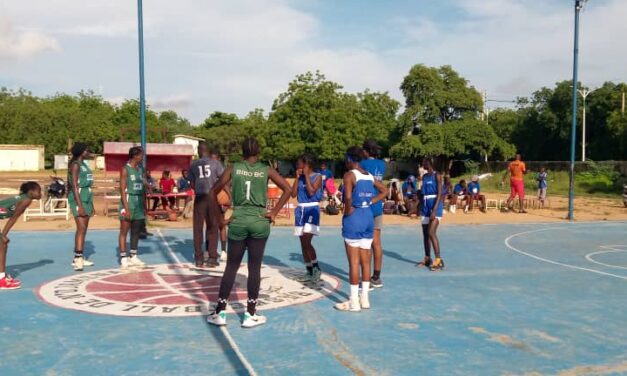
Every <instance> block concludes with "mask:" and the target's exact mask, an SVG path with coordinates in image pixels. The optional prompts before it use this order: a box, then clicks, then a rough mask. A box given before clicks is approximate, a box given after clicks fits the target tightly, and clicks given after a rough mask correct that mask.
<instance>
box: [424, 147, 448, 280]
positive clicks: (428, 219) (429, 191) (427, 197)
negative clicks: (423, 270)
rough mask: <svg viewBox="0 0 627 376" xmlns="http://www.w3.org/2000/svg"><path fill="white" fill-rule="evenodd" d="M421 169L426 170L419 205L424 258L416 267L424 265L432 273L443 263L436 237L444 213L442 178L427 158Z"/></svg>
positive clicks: (439, 268) (441, 267)
mask: <svg viewBox="0 0 627 376" xmlns="http://www.w3.org/2000/svg"><path fill="white" fill-rule="evenodd" d="M422 167H423V168H424V169H425V170H426V172H425V174H424V175H423V176H422V205H420V219H421V222H422V236H423V240H424V247H425V258H424V261H422V262H421V263H419V264H418V265H424V266H426V267H428V268H430V269H431V270H434V271H435V270H442V269H443V268H444V261H442V258H441V257H440V241H439V239H438V235H437V231H438V225H439V224H440V221H441V220H442V213H443V211H444V202H443V201H442V176H440V174H438V173H437V172H436V171H435V170H434V169H433V162H432V161H431V160H430V159H429V158H425V159H424V160H423V161H422ZM431 246H433V251H434V253H435V261H432V260H431Z"/></svg>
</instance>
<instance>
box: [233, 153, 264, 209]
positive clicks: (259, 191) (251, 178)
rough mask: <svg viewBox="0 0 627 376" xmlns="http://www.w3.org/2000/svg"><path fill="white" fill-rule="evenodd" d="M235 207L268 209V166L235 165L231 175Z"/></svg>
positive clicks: (257, 164)
mask: <svg viewBox="0 0 627 376" xmlns="http://www.w3.org/2000/svg"><path fill="white" fill-rule="evenodd" d="M231 181H232V188H231V192H232V196H233V207H234V208H238V207H242V208H243V207H258V208H264V209H265V207H266V203H267V200H268V166H267V165H265V164H263V163H261V162H257V163H255V164H252V165H251V164H248V163H247V162H241V163H235V164H233V172H232V175H231Z"/></svg>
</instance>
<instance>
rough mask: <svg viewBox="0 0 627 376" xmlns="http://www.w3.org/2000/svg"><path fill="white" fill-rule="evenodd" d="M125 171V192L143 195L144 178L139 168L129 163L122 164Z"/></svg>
mask: <svg viewBox="0 0 627 376" xmlns="http://www.w3.org/2000/svg"><path fill="white" fill-rule="evenodd" d="M124 168H125V169H126V173H127V175H128V176H127V178H126V193H127V194H129V195H143V194H144V178H143V176H142V170H141V168H139V167H137V168H134V167H133V166H131V165H130V164H128V163H127V164H126V166H124Z"/></svg>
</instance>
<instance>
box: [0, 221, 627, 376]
mask: <svg viewBox="0 0 627 376" xmlns="http://www.w3.org/2000/svg"><path fill="white" fill-rule="evenodd" d="M152 231H153V232H154V233H155V236H153V237H151V238H149V239H148V240H145V241H142V243H140V245H141V246H140V254H141V257H142V258H143V259H144V261H146V262H148V263H149V264H150V266H151V268H148V269H146V270H145V271H137V272H127V273H121V272H120V271H119V270H118V269H117V259H116V257H115V252H116V244H117V232H115V231H91V232H89V233H88V246H87V251H86V252H87V253H88V254H89V255H90V259H91V260H93V261H94V262H95V263H96V265H95V266H94V267H93V268H89V269H86V270H85V272H84V273H75V272H74V271H73V270H71V267H70V261H71V257H72V253H71V252H72V243H73V233H70V232H16V233H13V234H12V236H11V243H10V250H9V258H8V260H9V262H8V265H9V267H8V268H9V272H10V273H12V274H13V275H14V276H16V277H18V278H20V279H21V280H22V283H23V288H22V289H21V290H17V291H5V292H2V293H1V294H0V348H2V351H1V356H0V375H86V374H87V375H165V374H168V375H233V374H238V375H246V374H257V375H320V374H323V375H350V374H359V375H371V374H372V375H375V374H376V375H470V374H474V375H503V374H516V375H522V374H533V375H544V374H559V373H562V374H565V375H589V374H590V375H592V374H627V314H626V311H627V223H624V222H613V223H577V224H568V223H562V224H525V225H478V226H470V225H468V226H454V225H446V224H444V225H443V226H442V227H441V229H440V239H441V243H442V250H443V258H444V260H445V262H446V269H445V270H444V271H442V272H430V271H427V270H426V269H424V268H417V267H416V266H415V264H416V262H417V261H418V260H420V259H422V256H423V251H422V239H421V235H420V234H419V232H418V227H417V226H416V227H409V226H398V227H393V226H389V227H386V228H384V233H383V240H384V248H385V257H384V270H383V274H382V278H383V281H384V283H385V286H384V287H383V288H382V289H377V290H376V291H373V292H371V295H370V300H371V305H372V308H371V309H370V310H369V311H363V312H360V313H344V312H339V311H336V310H334V309H333V308H332V307H333V304H334V303H335V302H337V301H340V300H344V299H345V298H346V296H347V292H348V283H347V269H348V268H347V262H346V258H345V254H344V250H343V243H342V240H341V239H340V229H339V228H331V227H327V228H324V229H323V233H322V235H321V236H320V237H318V238H316V239H315V240H314V245H315V246H316V248H317V251H318V255H319V260H320V261H321V262H322V268H323V271H324V272H325V273H327V276H326V277H325V283H324V285H322V286H318V287H307V286H304V285H302V284H299V283H298V282H296V281H295V280H294V278H295V276H296V275H297V274H298V273H301V270H304V268H303V267H302V262H301V257H300V247H299V243H298V240H297V239H296V238H294V237H293V236H292V235H291V233H292V230H291V229H290V228H275V229H273V232H272V235H271V237H270V241H269V243H268V247H267V250H266V257H265V263H266V264H267V266H266V267H264V272H263V273H262V278H265V277H266V276H268V280H267V281H266V282H262V295H261V298H262V300H263V301H264V305H262V306H261V307H260V310H262V312H263V313H264V314H265V315H266V316H267V317H268V323H267V324H266V325H265V326H262V327H258V328H254V329H243V328H241V327H240V326H239V317H238V314H237V313H231V314H229V317H228V320H229V325H228V326H227V329H226V330H223V329H220V328H216V327H209V326H208V325H207V324H206V323H205V319H204V317H203V315H202V314H203V312H206V310H207V308H206V306H205V304H204V301H205V300H206V299H210V297H211V296H215V294H216V293H217V290H216V288H217V287H216V286H217V284H216V281H217V282H219V275H217V274H216V273H215V272H205V271H195V270H194V269H193V268H190V267H189V265H187V263H189V262H190V261H191V259H192V246H191V244H192V243H191V231H190V230H168V229H160V230H157V229H154V230H152ZM242 271H244V269H242ZM268 281H269V282H268ZM264 283H265V285H264ZM237 284H238V286H239V287H238V288H239V290H238V291H239V293H238V295H237V296H235V299H234V300H237V299H243V298H245V279H244V277H243V276H242V278H239V279H238V282H237ZM264 286H265V287H264ZM203 299H205V300H203ZM232 299H233V296H232ZM264 306H265V307H266V309H264ZM236 308H237V305H236ZM269 308H273V309H269Z"/></svg>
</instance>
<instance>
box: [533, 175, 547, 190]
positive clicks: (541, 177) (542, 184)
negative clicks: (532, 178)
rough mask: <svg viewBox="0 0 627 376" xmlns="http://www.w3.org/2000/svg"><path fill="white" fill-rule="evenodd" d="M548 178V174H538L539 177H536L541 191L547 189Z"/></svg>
mask: <svg viewBox="0 0 627 376" xmlns="http://www.w3.org/2000/svg"><path fill="white" fill-rule="evenodd" d="M546 178H547V173H546V172H540V173H538V176H537V177H536V180H537V181H538V188H539V189H542V188H546V187H547V183H546Z"/></svg>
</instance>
